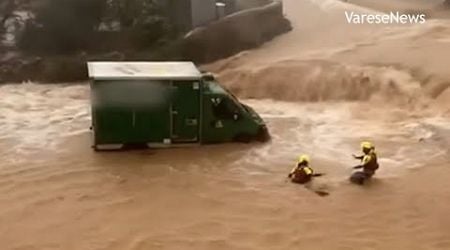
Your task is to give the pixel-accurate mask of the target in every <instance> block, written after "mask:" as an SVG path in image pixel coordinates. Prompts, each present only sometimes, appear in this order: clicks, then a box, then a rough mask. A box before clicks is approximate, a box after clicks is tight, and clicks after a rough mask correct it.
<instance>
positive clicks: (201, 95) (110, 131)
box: [88, 62, 262, 148]
mask: <svg viewBox="0 0 450 250" xmlns="http://www.w3.org/2000/svg"><path fill="white" fill-rule="evenodd" d="M88 69H89V76H90V78H91V103H92V107H91V111H92V129H93V134H94V136H93V137H94V138H93V139H94V147H95V148H101V147H102V146H105V145H106V146H107V148H108V146H111V145H113V146H114V145H117V146H122V145H126V144H149V145H155V146H156V145H158V146H160V145H172V144H186V143H212V142H225V141H232V140H233V139H236V136H237V135H238V134H239V133H240V132H241V134H242V133H244V134H254V133H256V132H258V131H256V130H258V129H259V127H260V126H261V122H253V118H250V116H248V117H247V116H244V115H242V117H247V118H246V119H244V118H242V119H238V118H236V116H238V115H239V116H241V113H239V112H244V113H245V111H239V110H237V109H242V110H244V109H245V108H244V107H243V106H241V104H240V103H239V102H238V101H237V100H233V98H232V97H231V96H230V95H229V93H227V91H225V90H224V89H222V88H221V87H219V85H217V84H216V83H213V82H211V81H210V82H208V81H207V80H205V79H204V77H203V76H202V74H201V73H200V72H199V71H198V69H197V68H196V67H195V65H194V64H193V63H191V62H90V63H88ZM216 99H217V100H222V99H223V100H224V101H223V103H225V102H229V104H230V105H231V106H232V110H233V111H234V110H236V112H238V113H239V114H238V115H235V117H234V118H235V119H233V118H232V116H233V114H231V113H230V114H228V116H227V117H220V116H221V115H217V114H215V113H214V112H215V107H216V106H217V105H216V104H217V103H216V102H215V101H217V100H216ZM228 99H230V100H229V101H226V100H228ZM219 102H221V101H219ZM233 103H234V104H233ZM219 106H223V105H219ZM219 108H220V107H219ZM225 113H229V112H227V111H225ZM248 115H252V114H250V113H249V114H248ZM253 115H254V114H253ZM249 119H250V120H249ZM261 121H262V120H261ZM240 123H242V124H240ZM255 131H256V132H255ZM113 148H114V147H113Z"/></svg>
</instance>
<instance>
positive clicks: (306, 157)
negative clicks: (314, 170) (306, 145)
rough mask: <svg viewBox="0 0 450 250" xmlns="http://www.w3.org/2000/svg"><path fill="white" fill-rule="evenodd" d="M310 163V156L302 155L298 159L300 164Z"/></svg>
mask: <svg viewBox="0 0 450 250" xmlns="http://www.w3.org/2000/svg"><path fill="white" fill-rule="evenodd" d="M303 162H305V163H309V156H308V155H300V156H299V157H298V163H303Z"/></svg>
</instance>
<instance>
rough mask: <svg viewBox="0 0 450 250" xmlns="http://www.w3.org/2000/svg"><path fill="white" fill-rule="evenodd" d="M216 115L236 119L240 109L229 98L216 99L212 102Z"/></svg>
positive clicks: (221, 117)
mask: <svg viewBox="0 0 450 250" xmlns="http://www.w3.org/2000/svg"><path fill="white" fill-rule="evenodd" d="M212 105H213V113H214V116H215V117H217V118H220V119H236V115H239V109H238V108H237V107H236V105H235V104H234V102H233V101H231V100H229V99H228V98H221V99H217V98H216V99H215V101H213V102H212Z"/></svg>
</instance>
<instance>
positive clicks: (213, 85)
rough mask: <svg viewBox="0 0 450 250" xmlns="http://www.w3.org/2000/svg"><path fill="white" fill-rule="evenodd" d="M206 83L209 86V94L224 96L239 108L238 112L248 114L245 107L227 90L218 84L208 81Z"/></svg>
mask: <svg viewBox="0 0 450 250" xmlns="http://www.w3.org/2000/svg"><path fill="white" fill-rule="evenodd" d="M207 83H208V86H209V90H210V91H211V92H214V93H222V94H226V95H227V96H228V97H229V99H230V100H231V101H232V102H233V104H234V105H235V106H236V107H238V108H239V110H240V111H242V112H249V110H248V109H247V107H246V106H245V105H243V104H242V103H240V102H239V100H238V99H237V97H236V96H235V95H233V93H231V92H230V91H229V90H228V89H227V88H225V87H223V86H221V85H220V84H218V83H217V82H215V81H208V82H207Z"/></svg>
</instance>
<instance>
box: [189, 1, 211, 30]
mask: <svg viewBox="0 0 450 250" xmlns="http://www.w3.org/2000/svg"><path fill="white" fill-rule="evenodd" d="M191 11H192V26H193V27H199V26H202V25H205V24H208V23H210V22H211V21H214V20H216V19H217V15H216V0H191Z"/></svg>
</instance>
